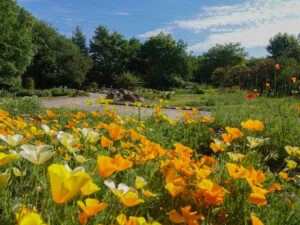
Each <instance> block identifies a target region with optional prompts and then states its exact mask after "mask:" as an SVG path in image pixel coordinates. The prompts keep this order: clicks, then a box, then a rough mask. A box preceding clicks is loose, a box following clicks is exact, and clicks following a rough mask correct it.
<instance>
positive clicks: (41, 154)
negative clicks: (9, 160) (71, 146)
mask: <svg viewBox="0 0 300 225" xmlns="http://www.w3.org/2000/svg"><path fill="white" fill-rule="evenodd" d="M49 148H50V146H49V145H39V146H35V145H22V146H21V149H22V150H23V151H21V152H20V155H21V156H22V157H23V158H25V159H27V160H28V161H30V162H32V163H34V164H37V165H40V164H43V163H44V162H46V161H48V160H49V159H50V158H51V157H52V156H53V155H54V154H55V152H52V151H49V150H48V149H49Z"/></svg>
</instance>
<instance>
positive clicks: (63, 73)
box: [23, 20, 91, 88]
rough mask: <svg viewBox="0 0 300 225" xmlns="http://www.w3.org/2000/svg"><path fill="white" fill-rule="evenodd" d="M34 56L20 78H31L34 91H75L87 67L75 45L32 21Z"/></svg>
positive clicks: (45, 25) (54, 31) (55, 32)
mask: <svg viewBox="0 0 300 225" xmlns="http://www.w3.org/2000/svg"><path fill="white" fill-rule="evenodd" d="M33 43H34V46H35V55H34V57H33V60H32V63H31V64H30V66H29V67H28V68H27V70H26V73H25V74H24V75H23V77H24V78H25V77H32V78H34V80H35V84H36V85H35V86H36V87H38V88H52V87H54V86H67V87H74V88H78V87H80V85H81V84H82V83H83V81H84V80H85V76H86V73H87V72H88V71H89V69H90V67H91V62H90V59H89V57H87V56H84V55H83V54H82V53H81V52H80V50H79V48H78V46H77V45H75V44H74V43H73V42H72V41H71V40H69V39H67V38H65V37H64V36H62V35H60V34H58V32H57V31H56V29H55V28H53V27H51V26H50V25H48V24H47V23H45V22H43V21H38V20H36V21H35V23H34V26H33Z"/></svg>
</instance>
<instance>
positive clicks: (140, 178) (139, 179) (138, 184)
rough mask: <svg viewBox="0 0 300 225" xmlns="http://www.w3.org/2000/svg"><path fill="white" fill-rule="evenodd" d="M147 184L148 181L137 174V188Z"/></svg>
mask: <svg viewBox="0 0 300 225" xmlns="http://www.w3.org/2000/svg"><path fill="white" fill-rule="evenodd" d="M145 185H147V181H145V179H144V178H143V177H139V176H137V177H136V179H135V187H136V189H141V188H143V187H144V186H145Z"/></svg>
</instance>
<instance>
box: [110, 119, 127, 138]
mask: <svg viewBox="0 0 300 225" xmlns="http://www.w3.org/2000/svg"><path fill="white" fill-rule="evenodd" d="M107 130H108V133H109V136H110V137H111V139H112V140H113V141H115V140H119V139H121V138H122V136H121V134H122V132H123V130H124V129H123V127H122V126H118V125H116V124H115V123H111V124H109V126H108V128H107Z"/></svg>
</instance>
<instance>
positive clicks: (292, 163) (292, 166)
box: [285, 159, 297, 170]
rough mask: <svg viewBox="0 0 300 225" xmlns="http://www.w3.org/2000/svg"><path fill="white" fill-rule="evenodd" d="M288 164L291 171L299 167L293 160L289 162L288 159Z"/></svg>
mask: <svg viewBox="0 0 300 225" xmlns="http://www.w3.org/2000/svg"><path fill="white" fill-rule="evenodd" d="M285 161H286V163H287V167H288V168H289V169H291V170H292V169H295V168H296V167H297V163H296V162H295V161H293V160H288V159H285Z"/></svg>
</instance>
